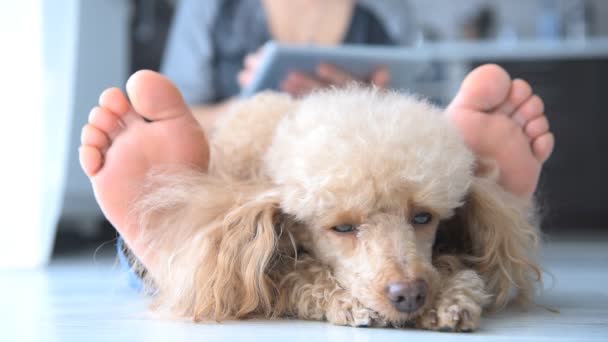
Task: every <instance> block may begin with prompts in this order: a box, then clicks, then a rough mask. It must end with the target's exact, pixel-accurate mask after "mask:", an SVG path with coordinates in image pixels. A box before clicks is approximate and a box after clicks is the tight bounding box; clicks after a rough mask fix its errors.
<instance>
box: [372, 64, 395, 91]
mask: <svg viewBox="0 0 608 342" xmlns="http://www.w3.org/2000/svg"><path fill="white" fill-rule="evenodd" d="M390 80H391V74H390V73H389V72H388V68H387V67H385V66H382V67H380V68H378V69H377V70H376V71H374V72H373V73H372V75H371V77H370V83H371V84H373V85H375V86H377V87H380V88H386V86H388V83H389V82H390Z"/></svg>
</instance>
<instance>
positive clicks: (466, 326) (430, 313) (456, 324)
mask: <svg viewBox="0 0 608 342" xmlns="http://www.w3.org/2000/svg"><path fill="white" fill-rule="evenodd" d="M480 320H481V307H480V306H479V305H478V304H477V303H475V302H473V301H472V300H466V299H463V300H458V301H451V302H449V303H440V305H439V306H438V307H437V308H435V309H430V310H427V312H425V313H424V314H423V315H422V316H421V317H420V318H419V319H418V322H417V323H418V326H419V327H420V328H423V329H428V330H437V331H444V332H449V331H454V332H471V331H473V330H475V329H477V328H478V327H479V322H480Z"/></svg>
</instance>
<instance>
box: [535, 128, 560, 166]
mask: <svg viewBox="0 0 608 342" xmlns="http://www.w3.org/2000/svg"><path fill="white" fill-rule="evenodd" d="M554 145H555V137H554V136H553V133H551V132H547V133H545V134H543V135H541V136H539V137H537V138H536V139H534V140H532V152H533V153H534V156H535V157H536V159H538V161H540V162H541V163H544V162H545V161H547V159H549V157H550V156H551V152H553V146H554Z"/></svg>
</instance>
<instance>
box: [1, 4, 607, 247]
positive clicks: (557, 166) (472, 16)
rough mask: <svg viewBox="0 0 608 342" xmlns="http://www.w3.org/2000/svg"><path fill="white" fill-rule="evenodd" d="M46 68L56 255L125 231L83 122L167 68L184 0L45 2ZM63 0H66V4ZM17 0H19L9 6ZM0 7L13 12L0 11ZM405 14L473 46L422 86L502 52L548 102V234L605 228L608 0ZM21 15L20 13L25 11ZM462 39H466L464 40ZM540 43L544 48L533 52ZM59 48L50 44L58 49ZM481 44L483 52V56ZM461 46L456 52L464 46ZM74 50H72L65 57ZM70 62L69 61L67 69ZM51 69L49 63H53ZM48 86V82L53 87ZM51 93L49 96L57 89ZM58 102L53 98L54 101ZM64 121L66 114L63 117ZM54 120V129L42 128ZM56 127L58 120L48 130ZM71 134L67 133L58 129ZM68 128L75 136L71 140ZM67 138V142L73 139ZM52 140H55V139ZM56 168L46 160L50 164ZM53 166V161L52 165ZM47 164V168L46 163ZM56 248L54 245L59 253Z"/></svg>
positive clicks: (411, 27) (421, 28)
mask: <svg viewBox="0 0 608 342" xmlns="http://www.w3.org/2000/svg"><path fill="white" fill-rule="evenodd" d="M360 2H361V4H362V5H364V6H367V7H368V8H369V9H370V10H371V11H373V12H375V13H380V14H381V13H383V12H386V11H390V10H391V8H392V6H393V5H394V4H395V2H399V3H400V4H401V3H403V1H402V0H379V1H378V0H376V1H373V0H368V1H360ZM43 3H44V6H43V11H42V14H41V15H42V19H43V22H44V24H43V29H44V35H43V38H44V42H45V43H44V46H46V50H45V51H47V53H48V56H47V57H48V58H47V57H45V58H47V60H46V61H45V62H43V64H42V65H43V68H47V69H49V70H55V69H56V70H55V71H53V72H52V73H51V74H52V75H54V76H53V77H54V78H52V79H53V80H54V82H55V83H54V84H53V87H55V88H54V89H56V90H55V91H56V92H60V94H59V95H57V94H56V96H54V97H55V101H59V100H58V99H59V98H61V99H64V100H62V101H63V102H62V103H61V106H55V107H54V109H55V111H58V110H59V108H62V109H61V111H62V112H61V113H55V114H53V115H55V116H54V118H55V119H53V121H56V120H58V119H57V118H62V119H61V120H68V122H66V123H65V125H63V126H62V128H61V130H59V131H55V130H52V131H53V132H55V135H53V134H50V135H49V134H47V135H45V139H50V140H49V141H51V142H50V143H52V141H58V140H57V139H60V140H61V139H63V140H65V142H66V146H65V148H58V149H57V151H58V152H56V153H57V157H56V158H54V159H53V161H54V163H60V165H59V166H57V167H56V168H57V170H58V171H56V172H55V173H52V172H51V173H46V174H45V175H43V179H42V181H43V182H47V183H48V182H50V183H56V184H57V186H56V188H57V190H56V191H58V194H59V195H57V196H56V199H55V200H54V201H56V202H53V203H56V206H57V214H56V215H51V216H49V219H50V220H51V224H52V225H53V226H54V228H53V229H56V238H55V239H54V243H51V246H52V253H53V254H54V255H60V254H62V253H68V252H70V251H73V250H75V249H80V248H85V247H90V246H99V245H100V244H102V243H104V242H108V241H113V239H114V238H115V237H116V234H115V231H114V230H113V229H110V226H109V224H108V223H107V222H105V220H104V219H103V216H102V215H101V212H100V210H99V208H98V206H97V204H96V203H95V200H94V197H93V193H92V190H91V187H90V184H89V181H88V179H87V178H86V177H85V175H84V174H83V172H82V171H81V169H80V166H79V163H78V158H77V147H78V145H79V143H80V129H81V127H82V126H83V124H84V123H85V122H86V119H87V115H88V113H89V110H90V108H91V107H92V106H93V105H94V104H96V102H97V97H98V95H99V93H100V92H101V91H102V90H103V89H104V88H106V87H109V86H122V85H124V83H125V81H126V79H127V77H128V76H129V75H130V74H131V73H133V72H134V71H136V70H139V69H143V68H146V69H154V70H158V69H159V66H160V63H161V60H162V56H163V51H164V48H165V43H166V39H167V32H168V30H169V27H170V25H171V21H172V16H173V13H174V9H175V6H176V4H177V1H170V0H80V1H78V0H71V1H46V2H45V1H43ZM58 3H62V4H63V5H65V6H66V7H65V8H62V7H61V6H57V4H58ZM2 6H3V7H4V8H7V9H10V8H11V6H20V5H19V4H18V3H17V4H4V3H3V4H2ZM0 12H4V14H0V17H3V16H8V13H10V12H9V11H0ZM401 18H402V19H401V20H399V21H395V22H391V21H390V20H389V21H388V22H387V26H389V27H391V28H393V29H395V30H406V31H407V32H406V33H404V34H403V35H402V36H403V37H405V38H404V39H403V41H402V43H403V44H404V45H406V46H410V47H412V48H415V49H435V48H436V47H437V46H441V47H442V49H446V51H450V49H452V48H453V49H454V50H455V51H457V50H458V49H462V48H463V46H466V47H467V49H470V51H468V53H467V55H468V56H466V58H461V57H459V58H454V60H452V61H451V62H450V63H445V64H446V65H439V64H438V67H437V68H436V69H434V70H435V71H436V73H435V74H434V76H430V77H429V79H427V80H422V81H425V82H422V81H421V82H420V83H419V84H417V85H413V86H412V90H413V91H415V92H421V93H423V94H425V95H427V96H429V97H431V98H433V99H436V100H437V101H438V102H440V103H443V102H445V101H446V100H447V99H449V98H450V96H451V95H453V92H454V89H455V87H457V85H458V83H459V82H460V80H461V77H462V75H464V74H465V73H466V71H468V70H470V69H472V68H474V67H475V66H476V65H479V64H483V63H487V62H494V63H498V64H500V65H502V66H503V67H505V68H506V69H507V70H508V71H509V72H510V73H511V75H512V76H513V77H521V78H524V79H526V80H528V81H529V82H530V83H531V84H532V86H533V88H534V89H535V91H536V92H537V93H538V94H539V95H540V96H541V97H542V98H543V99H544V100H545V103H546V113H547V115H548V116H549V119H550V122H551V125H552V130H553V131H554V133H555V135H556V137H557V145H556V147H555V152H554V154H553V157H552V158H551V159H550V160H549V162H548V163H547V165H546V168H545V170H544V172H543V175H542V180H541V186H540V191H539V200H540V203H541V209H542V212H543V229H544V230H545V231H546V232H568V231H570V232H573V231H574V230H576V232H580V231H586V230H599V229H605V227H606V222H607V221H608V207H607V206H606V204H605V200H604V197H605V196H606V195H608V191H607V190H608V185H607V183H606V182H605V181H604V180H603V177H604V175H605V174H606V171H608V167H607V166H608V161H607V158H606V153H605V151H607V150H608V140H607V139H605V136H604V134H605V133H604V132H603V129H605V127H608V117H607V116H606V114H608V113H606V112H605V109H606V108H607V106H606V105H607V104H608V103H607V102H608V96H607V95H608V94H607V93H606V91H605V89H606V86H605V80H606V79H608V48H607V47H608V43H607V41H608V40H607V39H608V20H607V19H608V1H603V0H492V1H490V0H459V1H448V0H409V1H407V13H403V15H402V16H401ZM15 20H16V19H15ZM463 44H464V45H463ZM535 46H538V47H539V49H541V52H542V53H541V54H540V55H539V54H538V53H535V52H534V51H535V50H534V48H533V47H535ZM48 51H51V52H48ZM475 51H479V54H476V53H475ZM455 54H456V55H457V53H455ZM64 55H69V56H67V57H65V58H63V57H60V56H64ZM60 67H61V69H60ZM43 72H47V73H48V72H49V71H48V70H47V71H45V70H43ZM45 89H47V90H48V88H45ZM47 97H48V95H47ZM50 104H51V102H48V101H47V102H44V104H43V106H49V105H50ZM55 124H56V123H55ZM42 129H43V130H44V129H45V128H44V127H42ZM47 130H48V128H47ZM60 131H61V132H65V137H59V136H57V134H59V133H57V132H60ZM64 138H65V139H64ZM63 140H61V141H63ZM45 146H46V145H45ZM47 166H48V164H47ZM43 168H44V166H43ZM43 173H44V172H43ZM50 251H51V250H49V252H50Z"/></svg>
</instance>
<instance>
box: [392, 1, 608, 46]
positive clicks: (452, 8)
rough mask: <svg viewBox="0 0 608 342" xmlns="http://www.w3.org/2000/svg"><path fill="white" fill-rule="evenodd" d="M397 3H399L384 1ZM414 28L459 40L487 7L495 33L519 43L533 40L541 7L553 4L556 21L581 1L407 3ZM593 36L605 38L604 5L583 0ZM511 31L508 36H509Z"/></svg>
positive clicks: (607, 22)
mask: <svg viewBox="0 0 608 342" xmlns="http://www.w3.org/2000/svg"><path fill="white" fill-rule="evenodd" d="M386 1H401V0H386ZM409 2H410V4H411V6H412V8H413V9H414V11H415V12H416V17H417V20H418V24H419V25H422V26H424V27H431V28H432V29H434V30H436V32H437V33H438V34H439V35H440V37H441V38H443V39H447V40H451V39H458V38H461V37H462V33H461V31H460V29H459V28H461V27H462V24H463V22H464V21H465V20H466V19H467V18H468V17H470V16H471V15H472V14H473V13H475V11H476V10H478V9H479V8H481V7H484V6H488V7H490V8H493V9H495V10H496V14H497V21H498V25H499V28H498V29H499V31H502V33H503V34H507V35H510V34H511V33H515V35H516V36H517V37H518V38H520V39H533V38H536V34H537V24H538V21H539V18H540V14H541V13H542V11H541V9H542V8H543V6H544V5H547V4H555V6H556V8H557V13H558V16H559V18H561V19H564V18H566V17H568V15H569V14H571V13H572V10H573V9H574V8H575V7H576V6H577V5H579V4H581V3H582V2H584V1H583V0H549V1H546V0H458V1H445V0H409ZM586 3H587V4H588V6H589V8H591V9H592V12H591V15H592V19H593V24H592V25H593V26H594V29H595V31H596V34H598V35H602V36H608V20H605V18H608V1H605V0H587V1H586ZM509 31H512V32H509Z"/></svg>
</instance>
